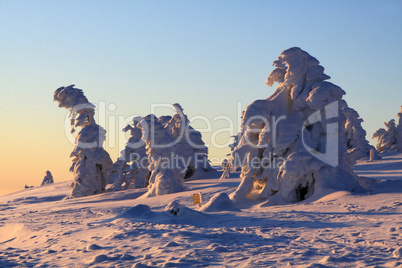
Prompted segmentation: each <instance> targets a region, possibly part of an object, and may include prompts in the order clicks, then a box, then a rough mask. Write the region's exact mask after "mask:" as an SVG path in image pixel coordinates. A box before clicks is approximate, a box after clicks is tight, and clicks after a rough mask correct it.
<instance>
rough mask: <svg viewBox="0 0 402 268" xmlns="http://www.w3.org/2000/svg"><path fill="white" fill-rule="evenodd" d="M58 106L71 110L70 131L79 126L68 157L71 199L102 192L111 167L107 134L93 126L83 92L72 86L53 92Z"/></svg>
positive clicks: (90, 111) (89, 109)
mask: <svg viewBox="0 0 402 268" xmlns="http://www.w3.org/2000/svg"><path fill="white" fill-rule="evenodd" d="M53 100H54V101H57V102H58V104H59V107H61V108H66V109H69V110H70V114H69V116H70V118H71V127H72V130H71V132H72V133H73V132H75V130H76V128H77V127H79V128H81V130H80V131H79V132H78V134H77V135H76V137H75V148H74V150H73V152H72V153H71V155H70V157H72V158H73V164H72V166H71V168H70V171H71V172H73V174H74V179H73V183H72V184H71V187H72V191H71V195H70V197H71V198H75V197H82V196H88V195H94V194H99V193H102V192H104V191H105V188H106V185H107V171H108V170H109V169H110V167H111V166H112V160H111V159H110V156H109V154H108V153H107V152H106V151H105V150H104V149H103V147H102V146H103V142H104V141H105V139H106V136H105V134H106V131H105V130H104V129H103V128H102V127H101V126H99V125H98V124H96V122H95V119H94V114H95V105H93V104H92V103H90V102H89V101H88V99H87V98H86V97H85V95H84V93H83V91H82V90H81V89H78V88H74V85H70V86H67V87H60V88H58V89H56V91H55V92H54V98H53Z"/></svg>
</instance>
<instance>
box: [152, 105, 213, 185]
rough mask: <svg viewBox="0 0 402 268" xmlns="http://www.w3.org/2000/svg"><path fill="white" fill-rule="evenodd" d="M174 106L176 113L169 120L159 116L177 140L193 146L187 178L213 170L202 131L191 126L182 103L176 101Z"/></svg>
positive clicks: (159, 119)
mask: <svg viewBox="0 0 402 268" xmlns="http://www.w3.org/2000/svg"><path fill="white" fill-rule="evenodd" d="M173 107H174V108H175V110H176V114H175V115H173V116H172V117H171V118H170V120H169V121H167V122H166V123H165V124H163V121H165V120H161V117H160V118H158V121H159V122H161V123H162V124H163V125H164V127H165V128H167V129H168V131H169V133H170V134H171V136H172V137H173V138H174V139H175V141H176V142H178V143H181V144H184V143H187V144H188V145H189V146H190V148H191V151H192V152H191V155H192V156H191V158H190V160H189V163H188V166H187V171H186V175H185V179H188V178H191V177H192V176H193V175H194V174H195V173H197V172H201V173H203V172H208V171H210V170H213V168H212V167H211V165H210V164H209V162H208V147H206V146H205V143H204V141H203V140H202V135H201V133H200V132H199V131H197V130H195V129H194V128H193V127H192V126H190V121H189V120H188V118H187V115H185V114H184V112H183V108H182V107H181V105H180V104H178V103H175V104H173ZM164 119H167V118H164Z"/></svg>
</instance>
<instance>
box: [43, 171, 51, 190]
mask: <svg viewBox="0 0 402 268" xmlns="http://www.w3.org/2000/svg"><path fill="white" fill-rule="evenodd" d="M51 183H54V181H53V175H52V173H51V172H50V171H49V170H48V171H46V176H45V177H44V178H43V181H42V183H41V186H42V185H46V184H51Z"/></svg>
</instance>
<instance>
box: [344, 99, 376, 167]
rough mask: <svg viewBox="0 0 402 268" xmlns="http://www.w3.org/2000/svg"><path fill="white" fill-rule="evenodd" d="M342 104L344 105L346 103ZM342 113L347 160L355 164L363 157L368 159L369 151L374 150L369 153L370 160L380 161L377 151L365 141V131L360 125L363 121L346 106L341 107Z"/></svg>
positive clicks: (355, 112)
mask: <svg viewBox="0 0 402 268" xmlns="http://www.w3.org/2000/svg"><path fill="white" fill-rule="evenodd" d="M344 103H345V104H346V102H344ZM342 111H343V114H344V115H345V116H346V123H345V126H344V127H345V130H346V137H347V150H348V154H349V159H350V160H351V161H352V162H353V164H355V163H356V161H357V160H359V159H361V158H363V157H370V152H371V150H374V151H372V152H371V153H372V157H373V159H372V160H374V159H380V158H381V157H380V156H379V155H378V152H377V150H376V149H375V148H374V146H372V145H370V144H369V142H368V141H367V140H366V131H365V130H364V129H363V127H362V125H361V123H362V122H363V119H362V118H360V116H359V114H358V113H357V111H355V110H354V109H352V108H350V107H347V106H345V107H343V108H342Z"/></svg>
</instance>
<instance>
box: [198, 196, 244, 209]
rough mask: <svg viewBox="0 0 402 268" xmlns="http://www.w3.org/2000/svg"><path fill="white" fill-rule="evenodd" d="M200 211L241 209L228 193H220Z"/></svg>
mask: <svg viewBox="0 0 402 268" xmlns="http://www.w3.org/2000/svg"><path fill="white" fill-rule="evenodd" d="M200 211H205V212H219V211H240V209H238V208H237V207H235V205H234V204H233V202H232V200H230V198H229V196H228V195H227V194H226V193H218V194H216V195H214V196H213V197H212V198H211V199H210V200H209V201H208V203H206V204H205V205H203V206H202V207H201V209H200Z"/></svg>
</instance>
